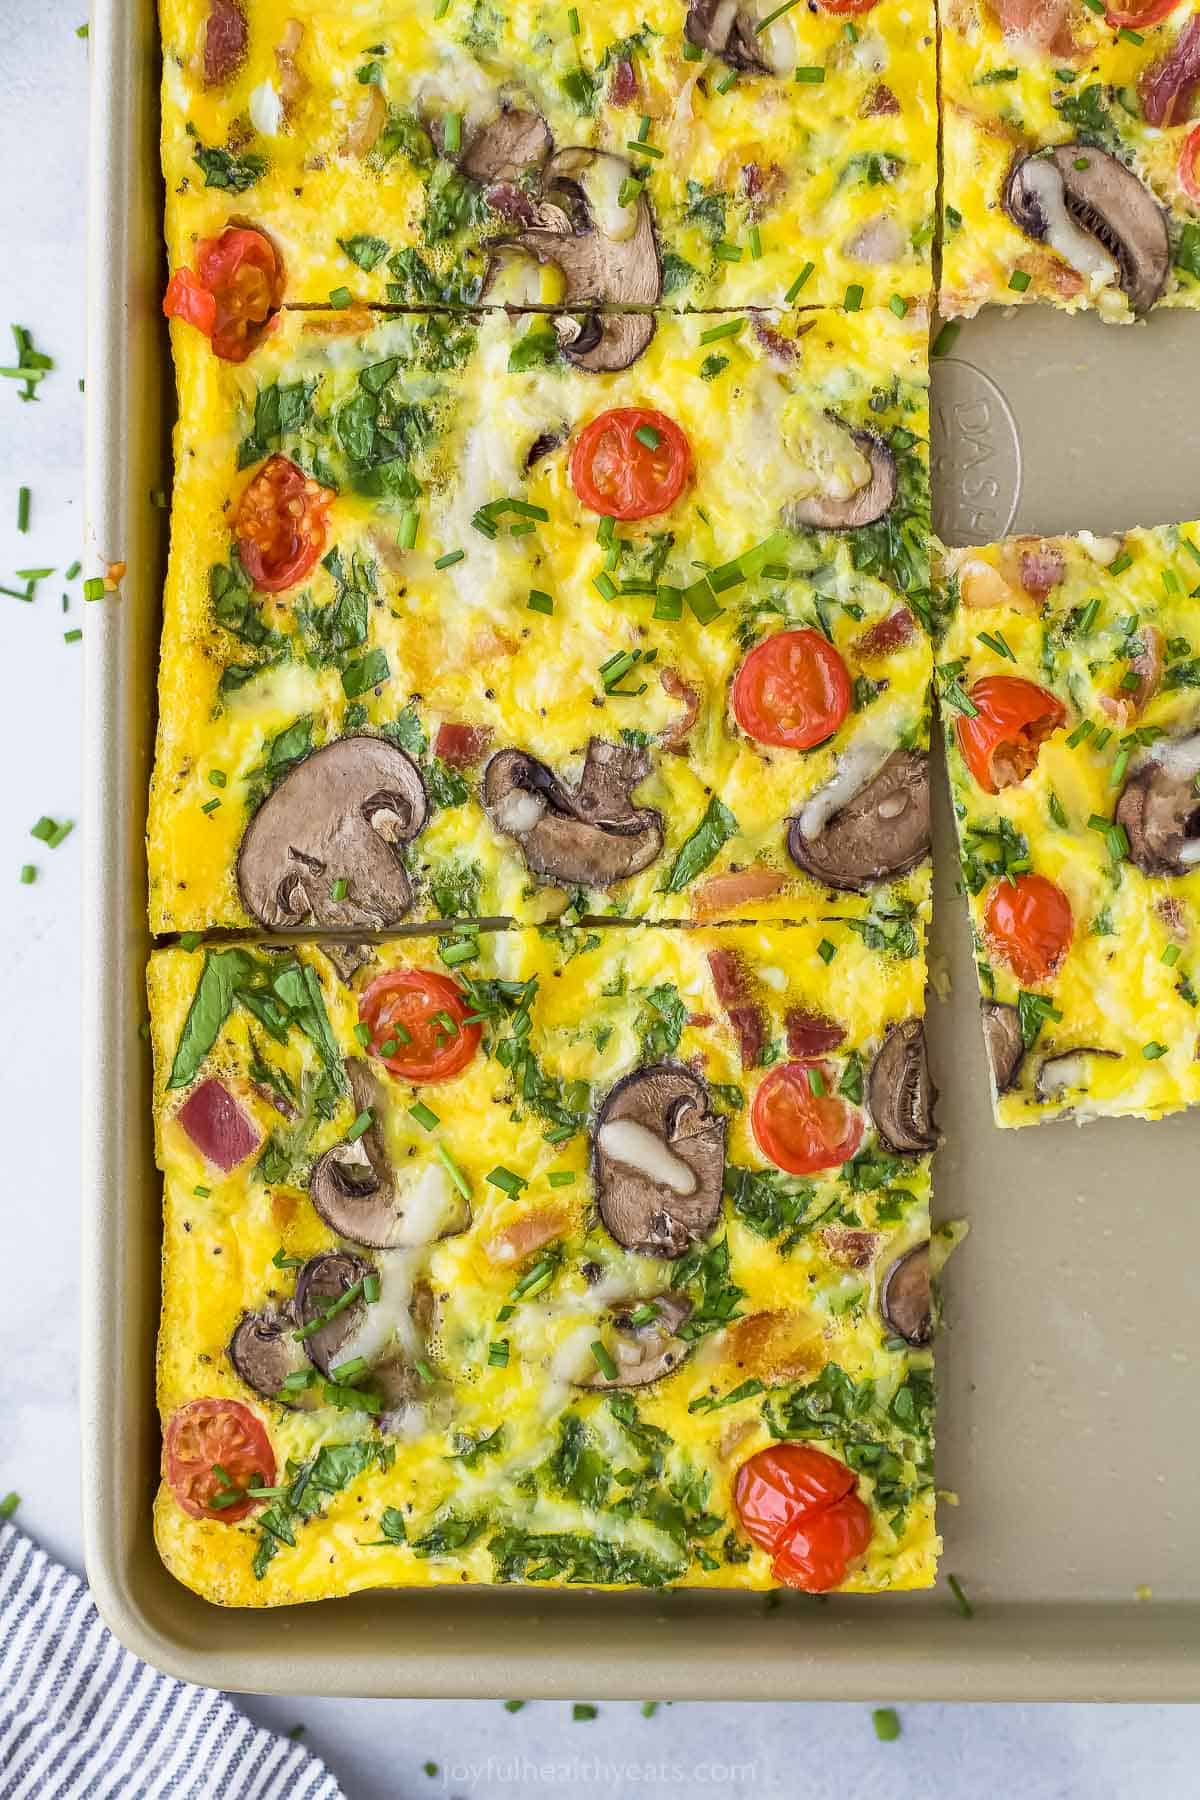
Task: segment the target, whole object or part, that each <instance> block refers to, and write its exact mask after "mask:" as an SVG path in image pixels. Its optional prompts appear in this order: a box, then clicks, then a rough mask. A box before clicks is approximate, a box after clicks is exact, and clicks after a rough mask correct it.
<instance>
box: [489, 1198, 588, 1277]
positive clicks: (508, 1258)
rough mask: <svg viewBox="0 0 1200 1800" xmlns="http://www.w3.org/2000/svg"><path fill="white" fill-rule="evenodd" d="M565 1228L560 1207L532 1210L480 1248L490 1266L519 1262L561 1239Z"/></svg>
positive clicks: (565, 1219) (565, 1217)
mask: <svg viewBox="0 0 1200 1800" xmlns="http://www.w3.org/2000/svg"><path fill="white" fill-rule="evenodd" d="M567 1224H568V1219H567V1215H566V1213H565V1212H564V1211H563V1209H562V1207H560V1206H553V1207H551V1206H535V1207H533V1208H531V1209H530V1211H529V1212H527V1213H522V1214H521V1217H520V1218H519V1219H513V1220H512V1221H511V1222H510V1223H509V1224H507V1225H504V1226H502V1227H501V1229H500V1230H499V1231H497V1232H496V1233H495V1235H494V1236H493V1237H490V1238H489V1239H488V1240H487V1242H486V1243H485V1244H484V1246H483V1249H484V1254H485V1255H486V1257H487V1259H488V1261H489V1262H493V1263H515V1262H522V1261H524V1259H525V1257H527V1256H532V1255H533V1253H534V1251H535V1250H541V1249H543V1248H544V1247H545V1246H546V1245H547V1244H552V1243H553V1242H554V1240H555V1238H557V1237H561V1236H562V1234H563V1232H564V1231H565V1230H566V1228H567Z"/></svg>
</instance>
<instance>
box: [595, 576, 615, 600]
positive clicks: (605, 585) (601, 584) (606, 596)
mask: <svg viewBox="0 0 1200 1800" xmlns="http://www.w3.org/2000/svg"><path fill="white" fill-rule="evenodd" d="M592 586H593V587H594V588H595V590H596V592H597V593H598V594H599V595H600V598H601V599H602V600H615V599H616V597H617V584H616V582H615V581H614V580H613V579H612V576H611V575H606V574H605V573H604V571H603V570H601V572H600V574H599V575H597V576H595V577H594V579H593V581H592Z"/></svg>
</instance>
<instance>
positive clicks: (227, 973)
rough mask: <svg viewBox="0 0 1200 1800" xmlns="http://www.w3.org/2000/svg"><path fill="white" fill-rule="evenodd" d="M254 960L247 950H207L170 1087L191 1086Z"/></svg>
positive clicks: (177, 1046) (174, 1064) (170, 1077)
mask: <svg viewBox="0 0 1200 1800" xmlns="http://www.w3.org/2000/svg"><path fill="white" fill-rule="evenodd" d="M253 966H254V959H253V957H252V956H251V955H250V953H249V952H248V951H246V950H239V949H236V948H234V949H230V950H206V951H205V953H204V967H203V968H202V969H201V971H200V980H199V981H198V982H197V984H196V991H195V993H194V994H193V995H192V1004H191V1005H190V1007H189V1008H188V1015H187V1018H186V1019H185V1020H184V1022H183V1030H182V1031H181V1032H180V1034H179V1042H178V1044H177V1045H176V1047H175V1060H174V1061H173V1062H172V1064H171V1073H170V1075H169V1076H168V1078H167V1087H168V1089H170V1088H182V1087H187V1086H189V1085H190V1083H191V1082H193V1081H194V1080H195V1079H196V1076H197V1075H198V1074H199V1072H200V1067H201V1064H202V1063H203V1062H204V1059H205V1057H206V1056H207V1055H208V1053H209V1051H210V1050H211V1049H212V1047H213V1045H214V1044H215V1043H216V1041H217V1035H218V1033H219V1032H220V1029H221V1027H222V1025H224V1023H225V1021H226V1019H227V1018H228V1017H229V1014H230V1012H231V1010H232V1008H233V1002H234V996H235V994H236V993H237V990H238V988H239V987H240V986H241V984H242V983H243V982H244V981H245V980H246V979H247V978H248V976H249V974H250V972H251V970H252V968H253Z"/></svg>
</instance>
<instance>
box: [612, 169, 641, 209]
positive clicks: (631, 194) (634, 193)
mask: <svg viewBox="0 0 1200 1800" xmlns="http://www.w3.org/2000/svg"><path fill="white" fill-rule="evenodd" d="M641 191H642V184H641V181H640V180H639V178H638V177H637V176H636V175H626V177H625V179H624V181H623V182H622V183H621V185H620V187H619V188H618V189H617V205H618V206H632V205H633V203H634V201H635V200H636V199H637V197H638V195H639V194H640V193H641Z"/></svg>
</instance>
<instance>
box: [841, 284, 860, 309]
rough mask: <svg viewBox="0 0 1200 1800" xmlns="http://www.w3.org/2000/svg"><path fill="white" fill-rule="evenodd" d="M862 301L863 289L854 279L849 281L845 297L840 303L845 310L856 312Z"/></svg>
mask: <svg viewBox="0 0 1200 1800" xmlns="http://www.w3.org/2000/svg"><path fill="white" fill-rule="evenodd" d="M862 303H863V289H862V288H861V287H860V286H859V285H858V283H857V282H856V281H855V282H851V284H850V286H849V287H848V288H847V289H846V297H845V299H844V300H843V301H842V305H843V306H844V307H845V309H846V311H847V312H857V311H858V309H859V307H860V306H861V305H862Z"/></svg>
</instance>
